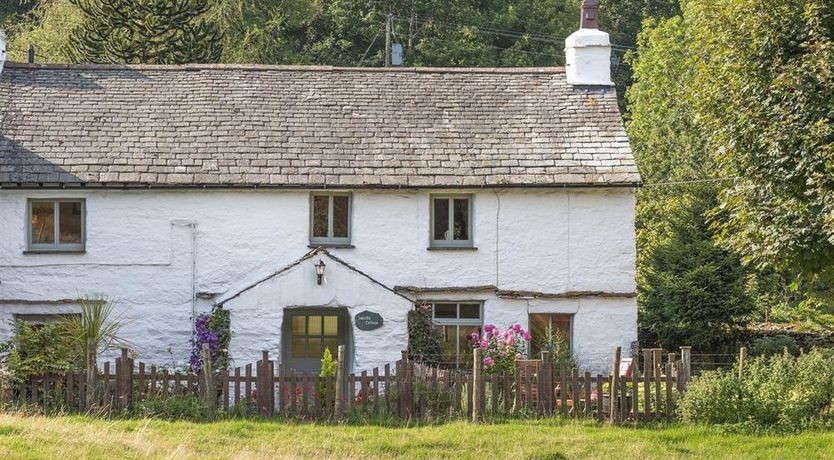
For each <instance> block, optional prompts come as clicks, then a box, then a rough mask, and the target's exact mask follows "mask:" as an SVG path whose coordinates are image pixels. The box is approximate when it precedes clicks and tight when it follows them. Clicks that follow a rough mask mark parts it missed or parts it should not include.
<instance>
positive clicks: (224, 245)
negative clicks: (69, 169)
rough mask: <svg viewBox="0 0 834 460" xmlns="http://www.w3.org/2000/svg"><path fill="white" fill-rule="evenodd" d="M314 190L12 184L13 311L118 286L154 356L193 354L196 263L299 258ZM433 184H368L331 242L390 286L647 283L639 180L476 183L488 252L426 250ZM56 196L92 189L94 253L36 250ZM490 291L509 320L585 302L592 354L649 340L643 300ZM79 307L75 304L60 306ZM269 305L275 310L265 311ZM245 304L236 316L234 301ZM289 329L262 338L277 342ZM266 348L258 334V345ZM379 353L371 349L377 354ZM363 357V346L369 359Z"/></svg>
mask: <svg viewBox="0 0 834 460" xmlns="http://www.w3.org/2000/svg"><path fill="white" fill-rule="evenodd" d="M439 192H440V191H438V193H439ZM457 192H460V191H457ZM308 194H309V192H308V191H301V190H299V191H277V190H271V191H198V190H192V191H182V190H180V191H174V190H170V191H148V190H143V191H103V190H100V191H93V190H84V191H69V190H49V191H22V190H0V323H6V322H7V321H8V320H9V319H10V318H11V316H12V315H13V314H14V313H27V312H35V311H34V310H35V309H46V310H48V309H49V308H50V305H48V304H45V303H43V302H45V301H52V300H57V299H66V298H77V297H78V296H79V295H83V294H89V293H102V294H105V295H107V296H109V297H112V298H115V299H116V300H117V301H118V303H119V305H120V307H122V308H124V309H125V311H126V313H127V315H128V316H129V317H130V318H131V322H130V324H129V325H128V327H127V329H126V331H125V332H126V335H127V336H128V338H130V339H131V340H133V342H134V343H135V344H136V348H137V351H138V352H139V353H140V357H141V359H143V360H147V361H149V362H157V363H164V362H170V361H171V360H174V361H185V360H186V359H187V356H188V350H189V345H188V339H189V337H190V331H191V320H190V318H191V309H192V300H191V299H192V295H191V292H192V286H191V279H192V276H191V270H192V261H193V260H194V261H195V266H196V286H195V290H196V292H212V293H218V294H220V293H224V292H226V291H229V290H230V289H231V290H232V292H234V289H237V288H239V287H242V286H245V285H247V284H248V283H251V281H253V280H256V279H260V278H263V277H264V276H265V275H267V274H269V273H273V272H275V271H276V270H277V269H279V268H281V267H284V266H286V265H287V264H289V263H290V262H292V261H295V260H297V259H298V258H299V257H301V256H302V255H304V254H305V253H306V252H308V251H309V248H308V247H307V245H308V231H309V229H308V222H309V215H308V212H309V210H308V207H309V199H308ZM429 196H430V192H429V191H415V190H408V191H405V190H404V191H355V192H354V194H353V206H354V212H353V229H352V234H353V235H352V236H353V240H352V241H353V244H354V246H355V247H354V248H350V249H333V250H332V252H333V253H334V254H335V255H337V256H338V257H340V258H342V259H344V260H345V261H347V262H348V263H350V264H351V265H352V266H354V267H356V268H358V269H360V270H362V271H363V272H365V273H367V274H369V275H370V276H372V277H374V278H375V279H377V280H379V281H380V282H382V283H384V284H385V285H386V286H389V287H393V286H395V285H412V286H422V287H441V286H476V285H497V286H498V287H499V288H500V289H509V290H529V291H541V292H549V293H560V292H566V291H605V292H633V291H634V290H635V284H634V270H635V268H634V264H635V246H634V195H633V191H632V190H630V189H622V188H619V189H558V190H532V189H531V190H527V189H525V190H521V189H507V190H495V191H493V190H478V191H475V192H474V193H473V197H474V212H475V218H474V238H475V246H476V247H477V250H475V251H428V250H427V249H426V248H427V247H428V240H429ZM46 197H79V198H85V199H86V201H87V204H86V209H87V244H86V246H87V252H86V253H85V254H24V250H25V244H26V243H25V242H26V236H25V215H26V200H27V198H46ZM192 223H193V224H194V225H193V226H192V225H191V224H192ZM192 232H196V233H194V234H192ZM193 243H196V245H193ZM310 276H311V277H312V276H313V275H310ZM312 280H313V281H314V277H313V278H312ZM313 291H315V290H313ZM299 292H302V291H299ZM303 294H304V295H311V293H310V292H303ZM450 295H451V294H449V295H447V296H450ZM460 296H461V298H472V299H474V298H476V297H477V296H476V295H475V294H460ZM489 297H490V298H489V299H484V300H486V304H485V316H486V317H485V321H486V322H493V323H496V324H498V325H499V326H504V325H506V324H504V323H509V322H516V321H517V322H521V323H522V324H523V325H526V314H527V311H528V310H527V309H528V308H530V309H532V308H536V309H540V310H541V311H554V312H558V311H566V312H573V311H574V310H576V315H577V316H576V320H575V326H574V341H575V347H576V351H577V352H578V353H579V355H580V358H581V359H583V360H584V359H588V360H595V361H596V360H597V358H596V356H597V355H605V357H606V359H607V356H608V355H610V349H611V347H612V346H613V345H615V344H619V345H623V346H625V347H627V346H628V345H629V344H630V342H631V341H633V340H636V310H637V309H636V302H635V299H634V298H611V299H602V298H590V297H589V298H581V299H556V300H536V301H530V305H529V307H528V305H527V302H526V301H523V300H507V299H498V298H496V297H495V295H494V294H490V295H489ZM21 300H26V301H37V302H41V303H38V304H31V303H23V302H20V301H21ZM212 303H213V300H207V299H198V300H197V301H196V308H197V310H198V311H205V310H208V309H209V308H210V306H211V304H212ZM322 304H324V303H322ZM52 307H55V306H52ZM67 308H68V307H66V306H62V307H61V309H62V310H61V311H63V310H65V309H67ZM38 311H40V310H38ZM56 311H57V309H56ZM250 314H251V312H250ZM264 314H265V315H268V314H269V313H268V312H267V310H264ZM232 315H233V322H235V320H234V317H235V316H236V313H235V312H234V310H233V313H232ZM240 315H241V317H243V315H244V313H242V312H241V313H240ZM252 318H255V317H254V316H253V317H252ZM269 320H270V321H274V320H275V318H274V317H269ZM386 320H388V318H386ZM510 320H512V321H510ZM247 324H248V323H246V322H245V320H240V322H239V323H237V324H235V328H236V332H237V336H238V337H240V338H241V340H243V337H244V336H243V334H245V332H244V331H246V330H247V328H248V327H249V325H247ZM251 326H252V327H253V328H254V327H255V325H254V324H252V325H251ZM272 326H274V327H275V328H277V329H264V334H266V332H267V331H269V330H273V331H274V330H277V331H279V332H280V323H279V324H277V325H270V327H272ZM7 331H8V329H7V325H6V324H0V338H3V337H5V336H6V335H7ZM232 340H233V342H234V341H236V340H237V339H236V338H233V339H232ZM277 340H279V339H278V338H277V337H263V339H262V340H261V341H262V342H263V343H273V344H277V343H279V342H277ZM269 341H273V342H269ZM235 345H236V346H237V343H236V342H235ZM253 346H254V345H253ZM262 348H263V345H258V346H257V348H256V349H255V350H254V352H255V353H257V352H259V351H260V350H261V349H262ZM278 348H279V347H277V346H276V349H275V351H276V352H277V350H278ZM169 350H170V352H169ZM250 351H251V350H248V348H247V347H245V346H242V347H240V348H237V351H236V353H238V354H240V356H241V357H243V356H250ZM397 351H399V350H397ZM385 358H386V359H387V356H385ZM375 359H377V358H370V357H369V358H368V360H367V362H372V361H373V360H375ZM600 359H602V358H600ZM363 360H365V358H364V357H362V356H357V362H365V361H363ZM600 362H602V361H600Z"/></svg>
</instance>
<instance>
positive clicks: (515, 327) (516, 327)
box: [513, 323, 521, 332]
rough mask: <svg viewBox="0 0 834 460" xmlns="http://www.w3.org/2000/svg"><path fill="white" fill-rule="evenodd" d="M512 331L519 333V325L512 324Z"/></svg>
mask: <svg viewBox="0 0 834 460" xmlns="http://www.w3.org/2000/svg"><path fill="white" fill-rule="evenodd" d="M513 331H515V332H521V324H518V323H515V324H513Z"/></svg>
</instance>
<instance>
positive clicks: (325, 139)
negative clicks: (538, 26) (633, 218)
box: [0, 63, 640, 188]
mask: <svg viewBox="0 0 834 460" xmlns="http://www.w3.org/2000/svg"><path fill="white" fill-rule="evenodd" d="M639 180H640V178H639V174H638V172H637V167H636V165H635V163H634V158H633V156H632V153H631V149H630V147H629V144H628V139H627V137H626V134H625V130H624V128H623V121H622V117H621V116H620V113H619V111H618V108H617V98H616V94H615V91H614V90H613V88H574V87H573V86H571V85H569V84H568V83H567V82H566V80H565V73H564V69H562V68H524V69H433V68H394V69H380V68H334V67H303V66H257V65H246V66H242V65H184V66H116V65H38V64H18V63H7V64H6V66H5V68H4V69H3V71H2V73H0V187H49V186H72V185H81V184H83V185H85V186H108V187H110V186H113V187H133V186H136V187H187V186H207V187H253V186H257V187H305V188H312V187H325V186H326V187H334V188H338V187H344V188H359V187H409V188H411V187H415V188H419V187H505V186H534V187H551V186H587V185H606V186H612V185H634V184H636V183H638V182H639Z"/></svg>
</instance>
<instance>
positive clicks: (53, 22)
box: [6, 0, 83, 62]
mask: <svg viewBox="0 0 834 460" xmlns="http://www.w3.org/2000/svg"><path fill="white" fill-rule="evenodd" d="M34 3H37V5H35V6H34V8H32V9H31V10H29V12H28V13H27V14H25V15H18V16H14V17H13V18H12V19H10V20H9V22H8V23H7V24H8V27H6V32H8V38H9V44H8V51H9V59H11V60H13V61H17V62H26V59H27V50H28V49H29V45H30V44H33V45H34V46H35V53H36V57H35V59H36V61H37V62H71V59H70V57H69V56H68V55H67V53H66V46H65V45H66V44H67V42H68V41H69V38H70V34H71V32H72V30H73V29H74V28H75V27H76V26H78V25H80V24H81V22H82V18H83V15H82V14H81V11H80V10H79V9H78V7H76V6H75V5H74V4H73V3H72V0H39V1H37V0H35V1H33V4H34Z"/></svg>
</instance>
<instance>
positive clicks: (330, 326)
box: [324, 316, 339, 351]
mask: <svg viewBox="0 0 834 460" xmlns="http://www.w3.org/2000/svg"><path fill="white" fill-rule="evenodd" d="M324 335H331V336H332V335H339V318H338V317H337V316H325V317H324ZM331 351H336V350H331Z"/></svg>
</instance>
